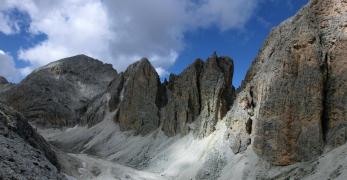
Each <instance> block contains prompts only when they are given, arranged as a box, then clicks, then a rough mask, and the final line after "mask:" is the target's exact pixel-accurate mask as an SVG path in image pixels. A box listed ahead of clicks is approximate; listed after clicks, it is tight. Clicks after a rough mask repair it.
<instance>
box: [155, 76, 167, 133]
mask: <svg viewBox="0 0 347 180" xmlns="http://www.w3.org/2000/svg"><path fill="white" fill-rule="evenodd" d="M168 84H169V83H168V82H167V80H166V79H165V80H164V82H163V83H161V82H160V80H159V78H158V90H157V94H156V98H155V104H156V106H157V108H158V111H157V117H158V124H157V126H158V127H160V126H161V124H163V122H162V118H161V110H162V108H164V107H165V106H166V105H167V104H168V96H167V88H168Z"/></svg>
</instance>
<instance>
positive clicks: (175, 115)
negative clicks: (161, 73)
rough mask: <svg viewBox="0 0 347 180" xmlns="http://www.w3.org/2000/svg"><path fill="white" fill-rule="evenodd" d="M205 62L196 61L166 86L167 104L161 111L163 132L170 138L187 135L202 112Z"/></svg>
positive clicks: (172, 78)
mask: <svg viewBox="0 0 347 180" xmlns="http://www.w3.org/2000/svg"><path fill="white" fill-rule="evenodd" d="M203 68H204V62H203V61H201V60H197V61H195V62H194V63H193V64H192V65H190V66H189V67H188V68H187V69H185V70H184V71H183V72H182V73H181V74H180V75H178V76H176V75H173V74H172V75H170V79H169V82H168V83H167V84H166V86H165V88H166V92H165V93H166V96H167V104H166V105H165V106H164V107H163V108H162V109H161V113H160V118H161V122H162V130H163V131H164V132H165V133H166V134H167V135H169V136H173V135H175V134H178V133H182V134H187V133H188V132H189V130H190V128H191V127H189V124H190V123H192V122H194V120H195V119H196V118H197V117H198V116H199V114H200V111H201V97H200V76H201V73H202V71H203Z"/></svg>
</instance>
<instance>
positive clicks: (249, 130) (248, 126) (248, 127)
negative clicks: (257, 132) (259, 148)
mask: <svg viewBox="0 0 347 180" xmlns="http://www.w3.org/2000/svg"><path fill="white" fill-rule="evenodd" d="M252 124H253V120H252V119H251V118H249V119H248V120H247V122H246V132H247V133H248V134H252Z"/></svg>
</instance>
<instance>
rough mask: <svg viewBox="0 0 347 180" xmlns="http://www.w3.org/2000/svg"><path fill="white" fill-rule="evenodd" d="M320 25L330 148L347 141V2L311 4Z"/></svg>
mask: <svg viewBox="0 0 347 180" xmlns="http://www.w3.org/2000/svg"><path fill="white" fill-rule="evenodd" d="M311 4H312V5H311V8H312V11H313V13H314V14H315V16H316V17H317V22H318V24H319V28H320V33H321V39H322V45H323V47H324V51H323V53H324V57H323V58H324V61H325V68H326V69H325V70H326V82H325V101H324V106H325V111H324V114H323V121H325V122H324V123H323V126H324V128H325V129H324V130H325V131H324V133H325V140H326V143H327V145H328V146H329V148H334V147H337V146H340V145H343V144H344V143H345V142H346V141H347V73H346V72H347V56H346V55H347V54H346V50H347V2H346V1H344V0H327V1H322V0H320V1H317V0H316V1H312V3H311Z"/></svg>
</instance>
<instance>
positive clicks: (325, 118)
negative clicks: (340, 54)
mask: <svg viewBox="0 0 347 180" xmlns="http://www.w3.org/2000/svg"><path fill="white" fill-rule="evenodd" d="M323 58H324V59H323V60H324V62H323V65H322V72H323V92H322V93H323V98H322V108H323V109H322V114H321V126H322V135H323V141H324V142H325V143H326V142H327V134H328V130H329V109H328V105H327V104H328V102H327V101H328V90H329V85H328V83H329V82H328V81H329V64H328V58H329V57H328V53H325V54H324V55H323Z"/></svg>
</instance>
